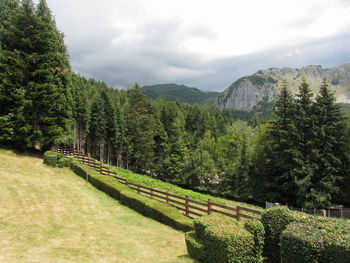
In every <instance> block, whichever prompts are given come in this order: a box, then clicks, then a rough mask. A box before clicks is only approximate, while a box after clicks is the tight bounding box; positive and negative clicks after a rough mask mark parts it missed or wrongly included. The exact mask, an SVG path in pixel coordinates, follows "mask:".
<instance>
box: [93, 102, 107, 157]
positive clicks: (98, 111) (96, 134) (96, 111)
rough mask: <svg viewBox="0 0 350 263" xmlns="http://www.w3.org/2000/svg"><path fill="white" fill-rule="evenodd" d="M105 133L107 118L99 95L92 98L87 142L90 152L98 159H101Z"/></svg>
mask: <svg viewBox="0 0 350 263" xmlns="http://www.w3.org/2000/svg"><path fill="white" fill-rule="evenodd" d="M106 134H107V118H106V115H105V110H104V101H103V99H102V98H101V97H100V96H99V97H96V98H95V99H94V101H93V102H92V105H91V110H90V120H89V142H90V145H91V147H92V149H91V150H92V152H93V153H94V155H95V156H96V157H97V156H99V159H100V161H103V156H104V146H105V138H106Z"/></svg>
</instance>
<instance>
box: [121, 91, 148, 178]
mask: <svg viewBox="0 0 350 263" xmlns="http://www.w3.org/2000/svg"><path fill="white" fill-rule="evenodd" d="M153 114H154V109H153V107H152V104H151V101H150V99H149V98H147V97H146V95H145V94H144V91H143V90H142V89H141V87H140V86H139V85H138V84H136V85H135V86H134V87H133V88H131V89H129V90H128V106H127V108H126V127H127V136H128V140H129V141H128V143H129V147H130V150H131V152H130V154H131V156H129V157H128V159H129V160H130V161H131V165H132V166H134V167H135V168H136V170H137V171H138V172H141V171H142V170H152V169H153V168H154V147H155V143H154V139H153V138H154V131H153V127H154V115H153Z"/></svg>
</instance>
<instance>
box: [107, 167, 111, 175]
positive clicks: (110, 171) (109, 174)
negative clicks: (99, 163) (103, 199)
mask: <svg viewBox="0 0 350 263" xmlns="http://www.w3.org/2000/svg"><path fill="white" fill-rule="evenodd" d="M107 169H108V175H110V173H111V171H110V170H109V166H108V167H107Z"/></svg>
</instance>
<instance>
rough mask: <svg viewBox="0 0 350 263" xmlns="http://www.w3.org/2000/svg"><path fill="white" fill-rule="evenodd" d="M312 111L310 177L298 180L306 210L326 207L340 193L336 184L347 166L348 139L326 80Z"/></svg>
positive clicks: (338, 109)
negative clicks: (312, 130)
mask: <svg viewBox="0 0 350 263" xmlns="http://www.w3.org/2000/svg"><path fill="white" fill-rule="evenodd" d="M313 108H314V116H315V117H314V123H315V124H314V125H315V129H314V130H315V133H314V137H313V143H312V146H313V149H312V153H311V155H310V158H311V160H312V162H313V165H312V167H313V171H312V176H308V177H304V178H302V179H301V180H300V181H299V192H300V193H299V194H300V198H302V199H303V203H304V205H305V207H312V208H328V207H329V206H330V205H331V201H332V196H334V195H335V194H338V193H339V191H340V188H339V184H338V183H339V182H340V181H341V179H342V178H343V177H344V176H345V173H344V172H345V171H346V169H347V167H348V165H349V160H348V156H347V152H348V149H347V148H348V146H347V145H348V144H349V139H348V138H347V137H346V134H345V128H346V123H345V118H344V116H343V114H342V112H341V108H340V106H339V105H338V104H336V103H335V97H334V94H333V93H332V92H331V91H330V89H329V86H328V83H327V82H326V80H325V79H324V80H323V83H322V85H321V88H320V91H319V94H318V96H317V98H316V102H315V103H314V107H313Z"/></svg>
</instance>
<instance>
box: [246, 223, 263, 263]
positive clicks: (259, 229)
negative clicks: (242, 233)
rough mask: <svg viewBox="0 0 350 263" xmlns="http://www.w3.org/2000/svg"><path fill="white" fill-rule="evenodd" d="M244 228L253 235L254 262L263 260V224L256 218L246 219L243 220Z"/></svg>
mask: <svg viewBox="0 0 350 263" xmlns="http://www.w3.org/2000/svg"><path fill="white" fill-rule="evenodd" d="M244 229H245V230H247V231H248V232H249V233H251V234H252V235H253V237H254V251H253V253H254V255H256V261H255V262H263V257H262V253H263V249H264V239H265V229H264V226H263V224H262V223H261V222H260V221H259V220H256V219H253V220H246V221H245V222H244Z"/></svg>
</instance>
